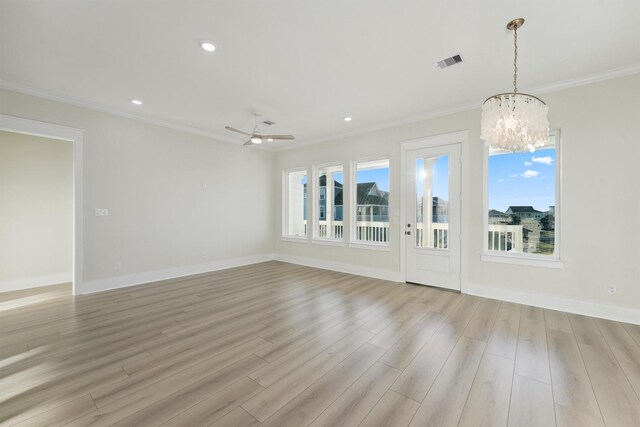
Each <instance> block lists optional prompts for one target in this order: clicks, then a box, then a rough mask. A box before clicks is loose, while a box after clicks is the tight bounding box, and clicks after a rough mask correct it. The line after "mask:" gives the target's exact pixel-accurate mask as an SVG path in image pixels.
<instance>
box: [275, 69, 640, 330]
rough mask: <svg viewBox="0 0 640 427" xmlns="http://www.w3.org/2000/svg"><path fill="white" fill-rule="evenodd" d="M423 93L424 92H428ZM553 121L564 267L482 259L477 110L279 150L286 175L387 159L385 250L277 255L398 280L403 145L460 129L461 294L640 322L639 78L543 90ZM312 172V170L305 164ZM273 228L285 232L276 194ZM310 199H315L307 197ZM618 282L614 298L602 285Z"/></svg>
mask: <svg viewBox="0 0 640 427" xmlns="http://www.w3.org/2000/svg"><path fill="white" fill-rule="evenodd" d="M425 96H427V95H426V94H425ZM542 98H543V99H544V100H545V101H546V102H547V104H548V105H549V110H550V113H549V121H550V123H551V127H552V128H553V129H560V130H561V131H562V175H563V178H562V185H563V189H562V236H561V239H562V241H561V242H562V243H561V244H562V259H563V261H564V268H563V269H549V268H542V267H530V266H521V265H508V264H498V263H490V262H483V261H482V260H481V259H480V253H481V252H482V250H483V233H484V231H483V230H484V229H483V200H482V199H483V170H482V168H483V157H482V156H483V149H482V147H483V145H482V142H481V141H480V110H479V109H476V110H471V111H466V112H461V113H456V114H451V115H447V116H443V117H437V118H433V119H428V120H424V121H421V122H417V123H412V124H407V125H402V126H398V127H394V128H389V129H385V130H380V131H374V132H371V133H368V134H364V135H360V136H354V137H349V138H343V139H339V140H334V141H330V142H326V143H321V144H316V145H310V146H303V147H300V148H297V149H292V150H286V151H281V152H278V153H277V155H276V163H275V171H274V178H273V179H274V185H277V186H280V185H281V184H280V177H281V171H282V170H283V169H287V168H293V167H302V166H307V167H309V168H310V167H311V166H312V165H316V164H320V163H325V162H336V161H339V162H342V163H343V164H344V166H345V171H344V172H345V177H347V176H349V174H350V171H349V170H348V169H349V161H351V160H355V159H359V158H367V157H372V156H379V155H388V156H389V158H390V167H391V173H390V177H391V186H390V190H391V194H390V205H391V206H390V208H391V212H392V214H393V216H392V219H391V225H390V227H391V230H392V231H391V244H390V246H391V248H390V249H391V250H390V251H389V252H384V251H373V250H366V249H355V248H348V247H333V246H322V245H317V244H311V243H295V242H288V241H282V240H281V239H280V238H279V237H278V236H276V247H277V249H276V251H277V252H278V253H279V257H280V258H281V259H287V260H294V261H298V262H305V263H309V264H315V265H318V266H327V267H334V268H341V269H343V270H348V271H353V272H356V273H361V274H370V275H374V276H378V277H385V278H392V279H394V278H395V279H397V280H400V279H402V277H401V275H400V232H401V231H400V224H399V213H400V209H401V207H400V170H399V169H400V143H401V142H402V141H406V140H409V139H413V138H419V137H425V136H432V135H438V134H443V133H449V132H455V131H463V130H467V131H468V132H469V143H468V144H467V145H466V146H464V147H463V159H464V160H463V162H464V164H463V172H462V173H463V187H462V192H463V203H462V205H463V208H462V209H463V211H462V238H463V242H462V244H463V247H462V282H463V292H469V293H475V294H481V295H487V296H492V297H498V298H503V299H509V300H513V301H519V302H525V303H529V304H533V305H542V306H547V307H554V308H559V309H564V310H569V311H574V312H583V313H589V314H593V315H599V316H604V317H611V318H618V319H622V320H627V321H634V322H635V323H640V167H639V166H638V165H639V164H640V120H639V119H640V74H634V75H630V76H626V77H621V78H617V79H614V80H609V81H603V82H598V83H593V84H590V85H586V86H580V87H574V88H569V89H563V90H559V91H556V92H550V93H545V94H544V95H543V96H542ZM309 171H310V169H309ZM276 197H277V199H276V200H277V203H276V206H275V210H276V215H275V216H276V218H275V219H274V222H273V224H274V228H275V229H276V230H279V229H280V211H281V199H280V195H279V194H277V195H276ZM313 197H314V196H313V195H310V196H309V200H312V198H313ZM609 284H614V285H616V286H617V294H616V295H609V294H607V292H606V286H607V285H609Z"/></svg>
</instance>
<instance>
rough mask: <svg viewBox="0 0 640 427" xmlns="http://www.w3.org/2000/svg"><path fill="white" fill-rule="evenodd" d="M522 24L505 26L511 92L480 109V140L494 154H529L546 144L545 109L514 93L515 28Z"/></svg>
mask: <svg viewBox="0 0 640 427" xmlns="http://www.w3.org/2000/svg"><path fill="white" fill-rule="evenodd" d="M522 24H524V19H522V18H518V19H514V20H513V21H511V22H509V23H508V24H507V28H508V29H510V30H513V31H514V59H513V68H514V70H513V92H511V93H501V94H498V95H493V96H491V97H489V98H488V99H487V100H486V101H485V102H484V104H483V105H482V120H481V126H480V127H481V132H480V138H482V139H483V140H484V141H485V142H486V143H487V144H488V145H489V147H490V149H491V150H494V151H511V152H523V151H530V152H533V151H535V150H536V148H538V147H542V146H544V145H545V144H546V143H547V142H548V140H549V120H548V119H547V112H548V110H549V109H548V108H547V105H546V104H545V103H544V102H543V101H542V100H541V99H539V98H538V97H535V96H533V95H528V94H526V93H519V92H518V84H517V78H518V65H517V61H518V28H520V27H521V26H522Z"/></svg>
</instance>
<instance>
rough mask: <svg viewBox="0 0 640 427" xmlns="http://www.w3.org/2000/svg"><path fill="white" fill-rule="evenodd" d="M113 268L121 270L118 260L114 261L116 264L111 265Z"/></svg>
mask: <svg viewBox="0 0 640 427" xmlns="http://www.w3.org/2000/svg"><path fill="white" fill-rule="evenodd" d="M113 268H114V270H116V271H120V270H122V264H121V263H119V262H116V264H115V265H114V266H113Z"/></svg>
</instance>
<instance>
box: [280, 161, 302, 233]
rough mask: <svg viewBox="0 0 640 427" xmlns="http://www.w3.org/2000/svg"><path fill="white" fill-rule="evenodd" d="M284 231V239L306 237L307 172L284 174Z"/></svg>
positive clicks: (291, 171) (297, 171)
mask: <svg viewBox="0 0 640 427" xmlns="http://www.w3.org/2000/svg"><path fill="white" fill-rule="evenodd" d="M284 196H285V197H284V213H285V216H284V227H283V228H284V230H283V235H284V236H286V237H305V236H306V235H307V171H306V170H301V169H297V170H290V171H287V172H285V192H284Z"/></svg>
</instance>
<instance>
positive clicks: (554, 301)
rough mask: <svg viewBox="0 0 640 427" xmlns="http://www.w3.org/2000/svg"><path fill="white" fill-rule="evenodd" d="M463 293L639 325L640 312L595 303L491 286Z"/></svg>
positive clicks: (471, 286) (471, 287) (474, 286)
mask: <svg viewBox="0 0 640 427" xmlns="http://www.w3.org/2000/svg"><path fill="white" fill-rule="evenodd" d="M464 289H465V293H468V294H470V295H476V296H479V297H485V298H492V299H497V300H501V301H508V302H515V303H518V304H526V305H531V306H534V307H541V308H548V309H552V310H559V311H566V312H567V313H574V314H582V315H584V316H591V317H598V318H601V319H609V320H615V321H618V322H625V323H633V324H636V325H640V310H639V309H635V308H629V307H620V306H615V305H609V304H601V303H597V302H591V301H584V300H577V299H572V298H565V297H562V296H558V295H549V294H539V293H530V292H520V291H514V290H509V289H505V288H502V287H496V286H491V285H478V284H471V283H469V284H467V286H466V287H465V288H464Z"/></svg>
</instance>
